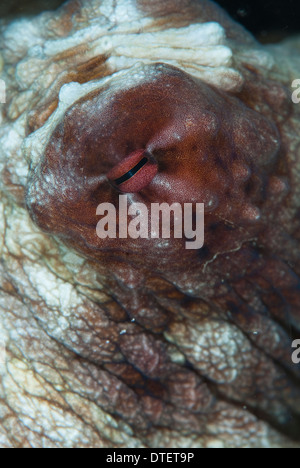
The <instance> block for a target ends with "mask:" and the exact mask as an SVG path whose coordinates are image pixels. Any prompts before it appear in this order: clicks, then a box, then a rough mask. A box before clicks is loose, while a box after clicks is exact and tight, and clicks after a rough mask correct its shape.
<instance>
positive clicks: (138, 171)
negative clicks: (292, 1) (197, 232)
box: [0, 0, 300, 448]
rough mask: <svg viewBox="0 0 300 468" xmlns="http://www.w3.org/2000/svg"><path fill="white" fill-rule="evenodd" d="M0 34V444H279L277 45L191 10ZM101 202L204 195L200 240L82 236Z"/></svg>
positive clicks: (291, 167) (286, 350)
mask: <svg viewBox="0 0 300 468" xmlns="http://www.w3.org/2000/svg"><path fill="white" fill-rule="evenodd" d="M183 4H184V9H183V7H182V5H183ZM179 6H180V8H179ZM29 26H30V27H29ZM1 27H2V29H0V31H1V32H0V36H1V42H2V43H3V45H4V46H3V51H2V50H1V55H3V71H2V72H1V73H2V74H1V78H2V77H3V79H4V80H5V81H6V83H7V103H6V104H5V107H3V108H2V107H1V119H0V143H1V146H0V147H1V150H0V170H1V175H2V177H1V182H0V191H1V200H0V226H1V231H0V232H1V235H0V251H1V262H0V325H1V328H0V350H5V358H4V359H2V361H1V363H0V375H1V381H0V407H1V414H3V415H4V417H3V423H2V426H1V430H0V445H1V446H4V447H12V446H18V447H29V446H34V447H45V446H46V447H116V448H118V447H190V448H194V447H205V448H206V447H234V448H236V447H299V444H300V440H299V432H300V431H299V429H300V415H299V413H300V410H299V408H300V406H299V398H300V396H299V395H300V374H299V367H298V366H295V365H294V364H293V362H292V360H291V354H292V350H291V343H292V341H293V340H294V339H296V338H297V337H299V333H300V317H299V301H300V264H299V258H300V256H299V242H300V237H299V227H300V226H299V209H300V194H299V154H300V153H299V148H300V141H299V134H300V110H299V109H300V108H299V107H297V106H293V105H292V103H291V100H290V94H289V85H290V80H291V77H295V78H296V74H297V73H298V70H299V73H300V64H298V62H299V59H298V56H295V55H294V52H293V51H294V46H293V45H289V44H288V43H286V44H282V45H281V44H280V45H278V46H274V47H269V48H264V47H262V46H261V45H260V44H258V43H257V42H256V41H255V40H254V39H253V38H252V37H251V35H250V34H249V33H248V32H246V31H244V30H243V29H242V28H241V27H240V26H239V25H237V24H236V23H235V22H233V21H232V20H231V19H230V18H229V17H228V16H227V15H226V14H225V13H224V12H223V11H222V10H221V9H220V8H219V7H217V6H216V5H215V4H214V3H213V2H208V1H203V2H196V1H191V0H186V1H185V2H178V1H176V0H168V1H166V2H156V1H150V2H144V1H136V0H127V1H126V2H125V1H122V0H118V1H116V2H108V1H105V0H103V1H100V0H92V1H91V2H77V1H70V2H67V3H66V4H65V5H64V6H63V7H61V8H60V9H59V10H58V11H57V12H55V13H51V14H49V13H46V14H42V15H40V16H38V17H35V18H31V19H28V20H25V19H24V20H23V21H21V22H20V20H16V21H12V22H11V23H8V24H4V23H3V24H2V23H1ZM25 31H26V33H25ZM182 37H185V38H188V42H187V43H188V47H185V48H182V47H181V43H182ZM58 38H59V40H57V39H58ZM137 40H139V41H140V43H141V44H142V45H143V47H136V43H137ZM154 49H155V53H154ZM152 50H153V53H152V52H151V51H152ZM8 77H10V79H8ZM120 194H127V195H128V200H129V204H130V205H133V204H134V203H139V202H142V203H144V204H145V205H146V206H147V207H150V204H151V203H157V202H159V203H162V202H166V203H168V204H172V203H176V202H180V203H197V202H202V203H204V205H205V245H204V247H203V248H202V249H200V250H196V251H195V250H187V249H185V247H184V243H185V239H174V238H172V237H171V239H168V240H165V241H163V240H162V239H150V240H148V239H130V238H129V239H126V240H124V239H99V237H98V236H97V235H96V226H97V222H98V216H97V214H96V211H97V206H98V205H99V203H104V202H107V203H112V204H113V205H114V206H118V197H119V195H120ZM2 344H3V346H2ZM1 356H2V354H1V353H0V357H1Z"/></svg>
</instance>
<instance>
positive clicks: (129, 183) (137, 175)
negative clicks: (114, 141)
mask: <svg viewBox="0 0 300 468" xmlns="http://www.w3.org/2000/svg"><path fill="white" fill-rule="evenodd" d="M157 170H158V167H157V163H156V161H155V160H154V158H153V156H152V155H151V154H150V153H149V152H147V151H144V150H137V151H134V152H133V153H131V154H130V155H129V156H127V157H126V158H125V159H123V160H122V161H121V162H120V163H119V164H117V165H116V166H115V167H113V168H112V169H111V170H110V171H109V173H108V174H107V178H108V180H109V181H110V182H111V184H112V185H113V186H114V187H115V188H118V190H120V191H121V192H127V193H134V192H140V191H141V190H142V189H143V188H145V187H147V186H148V185H149V184H150V182H151V181H152V180H153V178H154V177H155V175H156V174H157Z"/></svg>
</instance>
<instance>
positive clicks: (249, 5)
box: [0, 0, 300, 42]
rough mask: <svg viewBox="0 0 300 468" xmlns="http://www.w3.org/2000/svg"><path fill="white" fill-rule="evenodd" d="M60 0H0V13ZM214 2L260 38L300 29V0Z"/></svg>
mask: <svg viewBox="0 0 300 468" xmlns="http://www.w3.org/2000/svg"><path fill="white" fill-rule="evenodd" d="M87 1H88V0H87ZM162 1H163V0H162ZM62 3H64V2H63V0H0V17H2V18H3V17H4V16H11V15H13V16H16V15H18V16H25V15H28V14H37V13H38V12H41V11H44V10H47V9H55V8H57V6H58V5H60V4H62ZM217 3H219V4H220V5H221V6H223V8H225V9H226V10H227V11H228V13H230V15H231V16H233V17H234V18H235V19H236V20H237V21H238V22H239V23H242V24H244V26H245V27H246V28H247V29H249V30H250V31H252V33H253V34H255V35H256V36H257V37H258V38H259V39H260V40H261V41H263V42H274V41H277V40H280V39H282V38H283V37H286V36H290V35H291V34H295V33H300V0H277V1H274V0H273V1H271V0H251V1H250V0H218V1H217Z"/></svg>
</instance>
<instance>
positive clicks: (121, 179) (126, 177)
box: [114, 157, 148, 185]
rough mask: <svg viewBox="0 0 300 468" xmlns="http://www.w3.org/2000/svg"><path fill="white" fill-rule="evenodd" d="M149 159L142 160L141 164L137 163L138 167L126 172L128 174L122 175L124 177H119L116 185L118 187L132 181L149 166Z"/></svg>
mask: <svg viewBox="0 0 300 468" xmlns="http://www.w3.org/2000/svg"><path fill="white" fill-rule="evenodd" d="M147 162H148V159H147V158H146V157H144V158H143V159H141V160H140V162H138V163H137V165H136V166H134V167H133V168H132V169H130V171H128V172H126V174H124V175H122V177H119V178H118V179H115V181H114V182H115V183H116V184H117V185H121V184H123V183H124V182H126V181H127V180H129V179H131V178H132V177H133V176H134V175H135V174H136V173H137V172H138V171H139V170H140V169H141V168H142V167H143V166H145V164H147Z"/></svg>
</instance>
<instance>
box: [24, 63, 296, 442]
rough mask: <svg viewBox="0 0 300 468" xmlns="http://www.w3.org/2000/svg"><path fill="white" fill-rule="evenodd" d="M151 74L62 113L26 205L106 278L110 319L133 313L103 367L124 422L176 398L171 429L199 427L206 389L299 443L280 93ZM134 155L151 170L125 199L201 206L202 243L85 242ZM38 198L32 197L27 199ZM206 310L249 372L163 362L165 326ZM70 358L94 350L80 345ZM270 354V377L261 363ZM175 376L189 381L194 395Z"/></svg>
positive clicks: (165, 423)
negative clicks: (236, 90)
mask: <svg viewBox="0 0 300 468" xmlns="http://www.w3.org/2000/svg"><path fill="white" fill-rule="evenodd" d="M149 72H151V73H150V75H151V79H149V80H148V82H147V80H146V81H145V82H144V83H143V84H137V85H132V87H131V88H130V89H125V90H123V91H119V92H117V93H115V94H113V93H112V92H111V91H110V90H109V89H106V90H104V91H102V92H99V93H93V94H91V95H88V96H87V97H86V98H84V99H82V100H81V101H80V102H78V103H75V104H74V105H73V107H72V108H71V109H70V110H69V111H68V112H67V113H66V115H65V118H64V120H63V121H62V122H61V123H60V124H59V125H58V126H57V128H56V129H55V131H54V133H53V135H52V137H51V140H50V142H49V144H48V146H47V149H46V151H45V154H44V157H43V160H42V161H41V163H40V165H39V166H38V168H37V170H35V171H34V173H32V174H31V177H30V179H29V182H28V190H27V206H28V209H29V212H30V214H31V216H32V218H33V220H34V221H35V222H36V223H37V224H38V225H39V226H40V227H41V228H42V229H44V230H46V231H48V232H49V233H51V234H54V235H57V236H58V237H60V238H61V239H62V240H63V241H64V242H65V243H67V244H68V245H69V246H71V247H74V248H75V249H77V250H79V251H80V252H81V253H83V254H84V255H86V256H87V257H89V258H91V261H92V263H93V266H94V267H95V268H97V269H98V270H99V272H100V273H101V274H105V277H106V280H105V286H106V291H107V292H108V293H109V294H110V295H111V297H112V303H110V304H109V305H108V306H107V309H106V313H107V314H108V316H109V319H110V320H111V321H112V323H120V322H128V323H129V322H130V320H132V319H134V320H135V327H136V328H134V329H133V330H132V333H127V334H124V336H117V337H115V339H116V340H117V342H118V346H119V349H120V350H121V352H122V355H123V357H124V362H123V364H122V366H123V367H122V366H121V367H122V369H121V367H120V366H119V367H118V366H116V365H115V364H111V365H110V366H109V370H110V372H111V373H112V374H114V375H116V376H118V377H120V376H121V379H122V380H123V381H124V382H125V383H126V385H127V386H128V387H129V388H130V389H132V390H134V392H135V393H136V394H137V395H139V398H140V401H141V402H142V407H143V410H141V412H140V419H139V418H138V419H135V420H134V421H132V420H131V418H130V416H129V415H127V416H126V417H125V419H126V418H127V420H128V421H129V423H130V424H131V425H133V426H134V427H135V428H136V429H138V430H143V431H147V430H148V429H147V427H148V426H147V424H150V425H151V427H152V425H154V427H155V425H156V424H158V425H160V426H161V427H170V425H172V424H173V423H172V418H171V416H170V411H171V410H170V408H172V407H173V405H175V408H176V411H179V412H181V414H184V415H185V416H184V418H185V423H183V422H182V423H181V424H182V430H183V431H184V430H185V428H186V424H191V425H192V426H191V427H192V429H191V430H192V432H193V431H195V432H199V431H201V427H202V428H203V427H204V426H205V424H206V422H208V421H209V420H210V418H213V414H214V410H213V407H214V406H213V405H214V404H213V401H214V399H215V398H216V399H217V400H220V399H221V400H224V401H227V402H232V403H233V404H235V405H237V406H238V407H239V406H240V407H242V406H243V405H246V407H247V409H248V410H250V412H252V413H253V414H254V415H256V416H257V417H259V418H261V419H262V420H264V421H267V422H269V423H270V424H271V426H273V427H274V428H276V429H278V430H279V431H280V432H282V433H284V434H287V435H288V436H290V437H292V438H293V439H297V440H298V439H299V433H300V418H299V388H300V373H299V368H297V367H296V366H294V365H292V362H291V358H290V355H291V352H290V346H291V341H292V338H293V336H294V335H295V336H296V331H297V330H299V328H300V321H299V318H300V317H299V303H300V282H299V276H298V275H299V273H300V264H299V236H298V237H297V238H296V237H295V236H294V235H293V233H294V230H295V226H296V225H299V213H298V214H297V217H295V212H294V211H293V210H290V208H291V205H292V202H291V200H292V195H291V193H292V191H291V185H290V184H291V181H292V172H293V167H292V164H291V162H290V160H289V158H288V157H287V156H286V147H285V142H284V139H283V138H282V135H281V123H280V120H281V119H283V116H284V115H289V114H290V111H291V109H290V104H289V100H288V94H287V91H286V89H285V88H284V86H281V85H277V84H276V86H277V88H275V91H276V93H277V96H281V100H280V101H278V102H277V103H276V104H274V106H278V107H277V111H278V112H277V113H276V109H273V108H272V106H273V104H272V102H271V99H270V105H268V104H266V103H267V102H268V93H271V91H268V89H269V88H267V86H265V85H264V82H263V78H262V77H256V80H257V84H252V85H250V83H251V82H253V81H252V80H253V77H251V71H248V72H247V71H245V75H246V76H247V73H248V77H249V83H248V86H245V88H244V90H243V91H242V92H241V93H240V95H237V96H232V95H228V94H226V93H223V92H220V91H218V90H216V89H213V88H212V87H210V86H208V85H207V84H205V83H203V82H201V81H200V80H197V79H195V78H192V77H191V76H189V75H187V74H186V73H184V72H182V71H180V70H178V69H176V68H173V67H171V66H167V65H164V64H155V65H150V66H149ZM258 81H259V82H258ZM264 86H265V88H264ZM274 86H275V84H274ZM251 87H252V89H251ZM247 90H248V91H247ZM263 90H265V91H263ZM273 91H274V89H273ZM262 94H263V96H264V98H263V99H262ZM253 108H256V109H258V110H259V112H257V111H255V110H253ZM264 109H265V110H266V111H265V112H264ZM276 115H278V118H277V117H276ZM140 150H144V151H146V152H148V153H149V154H150V155H151V157H153V160H154V161H156V163H157V166H158V172H157V174H156V175H154V177H153V178H152V180H151V182H150V183H149V184H148V181H147V183H146V184H144V185H145V186H143V184H142V190H141V191H139V192H137V193H133V194H131V195H130V197H129V201H130V203H133V202H135V201H139V202H140V201H142V202H143V203H145V204H146V205H147V206H150V203H151V202H167V203H169V204H171V203H173V202H180V203H184V202H194V203H195V202H204V203H205V207H206V217H205V245H204V248H203V249H201V250H197V251H195V250H186V249H185V247H184V243H185V239H182V240H179V239H176V240H174V239H173V240H172V239H171V240H170V242H169V243H167V244H164V245H162V244H161V240H160V239H150V240H147V239H137V240H134V239H126V240H124V239H122V240H119V239H115V240H114V239H106V240H100V239H99V238H98V237H97V235H96V225H97V222H98V221H99V216H97V215H96V208H97V206H98V205H99V203H103V202H111V203H113V204H114V205H115V206H118V196H119V194H120V191H118V190H117V188H116V187H115V186H114V185H113V184H112V183H111V182H110V181H109V180H108V178H107V176H106V175H107V174H110V173H111V171H114V170H115V169H114V168H115V167H117V171H116V173H117V175H118V176H119V175H121V173H120V174H119V169H118V168H119V167H121V172H122V171H123V169H124V167H125V169H126V170H128V169H130V168H129V166H130V164H129V166H128V160H126V158H128V156H129V160H130V158H131V156H130V155H132V154H135V152H136V151H140ZM122 160H125V163H124V164H123V163H122ZM134 162H135V159H134ZM127 166H128V167H127ZM125 172H126V171H125ZM112 173H113V174H114V172H112ZM150 179H151V178H150ZM49 181H50V182H49ZM36 193H39V194H40V195H41V200H42V203H38V202H35V201H33V200H34V196H33V195H34V194H36ZM291 213H292V214H291ZM295 223H297V224H295ZM207 317H209V319H210V320H211V321H212V322H214V321H215V322H217V323H223V322H226V323H229V324H232V325H234V326H236V327H237V328H238V329H239V330H241V331H242V332H243V333H244V334H245V335H246V336H247V337H248V339H249V341H250V342H251V344H252V348H251V349H253V350H254V351H253V350H252V351H251V355H250V354H249V368H248V367H245V369H243V370H242V371H241V374H240V376H239V377H238V378H237V379H236V380H235V381H234V383H233V384H232V385H231V384H230V383H226V382H225V383H223V384H222V383H216V382H214V379H213V378H212V377H211V375H210V374H209V372H208V373H207V372H205V371H204V370H203V372H202V374H200V375H199V372H198V371H196V370H195V369H196V367H197V366H195V363H193V362H191V361H190V360H188V359H187V360H186V363H185V364H184V365H177V364H176V365H175V364H173V363H171V362H170V361H169V360H168V359H167V354H166V342H165V338H164V335H163V333H164V332H168V330H170V329H171V328H172V327H173V326H174V324H177V325H178V324H180V323H185V322H186V321H187V322H190V323H195V324H201V323H202V322H203V321H205V320H206V319H207ZM273 325H274V326H275V327H276V330H277V332H278V333H279V336H280V345H279V346H275V345H274V343H273V338H274V335H273V332H274V331H272V330H273V329H272V326H273ZM256 329H260V330H261V329H263V330H264V332H263V333H262V334H256V333H255V330H256ZM253 332H254V333H253ZM112 334H113V335H114V330H113V326H112ZM145 343H146V344H145ZM241 352H243V350H241ZM82 355H83V357H85V358H93V360H96V361H99V362H101V359H102V358H101V352H100V351H99V355H97V353H96V355H94V354H93V355H92V356H91V355H90V352H89V349H88V348H86V349H85V350H84V351H83V352H82ZM261 356H263V358H262V360H261ZM258 357H259V358H258ZM224 358H225V357H224ZM153 360H157V362H158V363H159V364H157V363H156V365H155V366H154V365H153ZM268 360H270V361H271V362H272V366H274V368H275V369H277V370H276V372H275V374H274V373H273V374H274V375H273V374H272V375H271V374H269V373H268V369H267V367H266V365H265V364H262V363H266V362H268ZM255 362H257V365H255V364H254V363H255ZM258 363H260V364H258ZM153 369H155V370H153ZM120 372H121V374H120ZM195 379H196V380H195ZM181 381H184V382H185V384H186V387H185V388H187V387H189V385H190V387H189V388H192V387H193V388H194V387H195V388H198V390H197V392H198V393H197V392H196V394H195V395H196V396H195V401H194V402H193V403H191V402H190V400H189V397H188V396H186V397H185V396H184V394H182V388H181V387H180V382H181ZM189 382H190V384H189ZM176 385H177V387H176ZM175 387H176V388H177V390H176V388H175ZM176 392H177V394H176ZM178 392H179V393H178ZM170 405H171V406H170ZM116 410H117V411H120V412H121V413H122V411H124V412H123V413H122V414H123V416H124V414H125V413H126V411H125V410H124V408H123V409H122V408H120V407H119V408H117V409H114V410H112V411H116ZM199 411H200V413H199ZM171 412H172V411H171ZM182 412H183V413H182ZM143 415H144V416H143ZM146 415H147V416H146ZM145 418H146V419H145ZM147 421H148V422H147ZM178 424H179V423H178ZM180 427H181V426H180ZM199 428H200V429H199Z"/></svg>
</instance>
